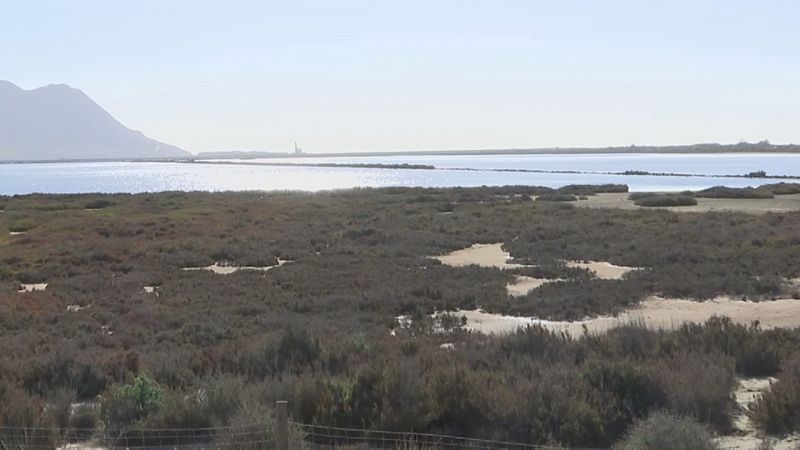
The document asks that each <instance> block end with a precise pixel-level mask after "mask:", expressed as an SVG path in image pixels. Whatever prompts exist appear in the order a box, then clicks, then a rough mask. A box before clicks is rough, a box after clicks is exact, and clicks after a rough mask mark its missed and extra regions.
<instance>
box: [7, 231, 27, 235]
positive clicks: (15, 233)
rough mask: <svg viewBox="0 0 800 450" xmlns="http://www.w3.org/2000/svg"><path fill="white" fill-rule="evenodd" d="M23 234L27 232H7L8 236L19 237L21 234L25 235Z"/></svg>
mask: <svg viewBox="0 0 800 450" xmlns="http://www.w3.org/2000/svg"><path fill="white" fill-rule="evenodd" d="M25 233H27V231H9V232H8V234H9V235H10V236H19V235H21V234H25Z"/></svg>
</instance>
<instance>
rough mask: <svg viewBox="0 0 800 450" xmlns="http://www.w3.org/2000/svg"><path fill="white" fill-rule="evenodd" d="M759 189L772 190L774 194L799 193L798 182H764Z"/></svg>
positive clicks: (799, 186)
mask: <svg viewBox="0 0 800 450" xmlns="http://www.w3.org/2000/svg"><path fill="white" fill-rule="evenodd" d="M759 189H760V190H763V191H769V192H772V193H773V194H774V195H789V194H800V183H775V184H765V185H763V186H760V187H759Z"/></svg>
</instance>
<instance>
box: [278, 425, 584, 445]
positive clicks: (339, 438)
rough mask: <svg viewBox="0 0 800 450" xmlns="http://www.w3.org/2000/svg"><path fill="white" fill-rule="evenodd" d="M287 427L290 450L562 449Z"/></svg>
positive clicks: (440, 436) (434, 436) (446, 437)
mask: <svg viewBox="0 0 800 450" xmlns="http://www.w3.org/2000/svg"><path fill="white" fill-rule="evenodd" d="M290 425H291V428H292V429H293V430H295V434H300V435H302V444H301V445H298V446H296V447H294V446H293V448H298V449H300V448H302V449H308V450H327V449H347V450H349V449H352V450H372V449H375V450H383V449H401V450H406V449H407V450H412V449H413V450H439V449H441V450H448V449H465V450H489V449H499V450H533V449H551V450H556V449H564V448H565V447H558V446H548V445H536V444H526V443H520V442H507V441H497V440H488V439H477V438H468V437H461V436H450V435H444V434H430V433H413V432H398V431H377V430H363V429H356V428H341V427H328V426H320V425H308V424H302V423H296V422H290ZM572 448H574V447H572Z"/></svg>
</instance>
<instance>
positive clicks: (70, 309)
mask: <svg viewBox="0 0 800 450" xmlns="http://www.w3.org/2000/svg"><path fill="white" fill-rule="evenodd" d="M91 307H92V305H86V306H81V305H67V312H78V311H83V310H84V309H88V308H91Z"/></svg>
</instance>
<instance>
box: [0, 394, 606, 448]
mask: <svg viewBox="0 0 800 450" xmlns="http://www.w3.org/2000/svg"><path fill="white" fill-rule="evenodd" d="M274 419H275V420H274V421H265V423H255V424H245V425H230V426H225V427H214V428H164V429H153V428H150V429H130V430H104V429H100V430H98V429H66V430H65V429H57V428H35V427H0V450H5V449H48V450H54V449H61V450H100V449H126V450H127V449H158V450H162V449H163V450H168V449H172V450H178V449H200V450H206V449H207V450H216V449H220V450H222V449H244V450H262V449H263V450H328V449H342V450H373V449H374V450H389V449H400V450H412V449H413V450H449V449H465V450H489V449H499V450H534V449H535V450H540V449H541V450H545V449H548V450H561V449H565V448H567V447H560V446H548V445H537V444H526V443H519V442H505V441H498V440H488V439H477V438H469V437H462V436H450V435H443V434H432V433H415V432H398V431H378V430H366V429H356V428H342V427H331V426H322V425H310V424H304V423H298V422H294V421H291V420H290V419H289V416H288V403H287V402H286V401H279V402H277V403H276V405H275V417H274ZM569 448H572V449H575V448H576V447H569ZM583 450H591V449H583ZM594 450H598V449H594Z"/></svg>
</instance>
